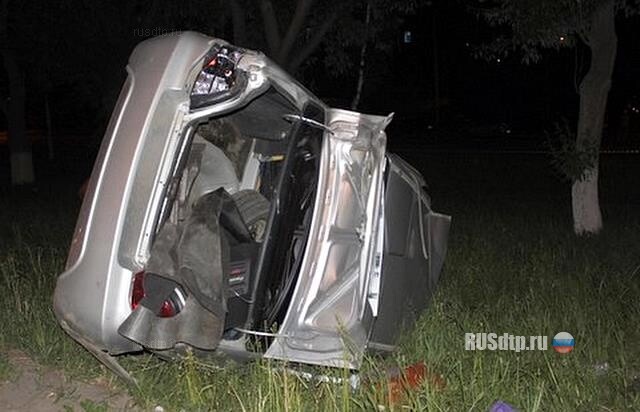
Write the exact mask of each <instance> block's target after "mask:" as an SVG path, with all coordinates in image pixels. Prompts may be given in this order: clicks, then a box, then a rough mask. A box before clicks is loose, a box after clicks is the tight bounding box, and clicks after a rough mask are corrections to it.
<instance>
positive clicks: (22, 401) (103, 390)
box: [0, 351, 137, 412]
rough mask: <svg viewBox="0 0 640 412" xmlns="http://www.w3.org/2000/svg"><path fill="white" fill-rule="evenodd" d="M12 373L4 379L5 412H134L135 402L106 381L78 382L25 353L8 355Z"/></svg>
mask: <svg viewBox="0 0 640 412" xmlns="http://www.w3.org/2000/svg"><path fill="white" fill-rule="evenodd" d="M4 357H6V359H7V361H8V362H7V363H8V372H7V373H5V374H4V377H3V379H2V380H0V410H2V411H65V412H66V411H130V410H135V409H137V408H136V406H135V403H134V401H133V399H132V398H131V397H130V396H128V395H127V394H125V393H122V392H117V391H115V390H114V388H112V387H110V386H109V383H108V382H107V381H106V380H104V379H96V380H94V381H91V382H78V381H74V380H71V379H69V378H68V377H66V376H65V375H64V374H63V373H62V372H61V371H59V370H55V369H51V368H46V367H43V366H41V365H38V364H37V363H35V362H34V361H33V360H32V359H31V358H30V357H28V356H27V355H26V354H25V353H23V352H20V351H8V352H7V353H5V354H4Z"/></svg>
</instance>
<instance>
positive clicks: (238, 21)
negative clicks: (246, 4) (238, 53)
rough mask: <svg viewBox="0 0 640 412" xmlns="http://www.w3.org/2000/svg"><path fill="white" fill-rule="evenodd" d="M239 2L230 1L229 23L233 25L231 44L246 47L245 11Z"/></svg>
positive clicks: (236, 0)
mask: <svg viewBox="0 0 640 412" xmlns="http://www.w3.org/2000/svg"><path fill="white" fill-rule="evenodd" d="M239 1H240V0H231V2H230V3H229V4H230V6H231V22H232V24H233V44H235V45H236V46H242V47H246V46H247V44H246V38H247V36H246V34H247V25H246V20H245V10H244V9H243V7H242V5H241V4H240V3H239Z"/></svg>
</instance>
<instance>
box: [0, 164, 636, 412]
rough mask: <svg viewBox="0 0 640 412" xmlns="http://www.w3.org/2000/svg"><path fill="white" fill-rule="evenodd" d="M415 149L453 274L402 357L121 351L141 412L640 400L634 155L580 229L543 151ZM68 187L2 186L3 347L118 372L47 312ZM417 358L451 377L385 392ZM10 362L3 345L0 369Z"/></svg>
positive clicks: (569, 405) (585, 405)
mask: <svg viewBox="0 0 640 412" xmlns="http://www.w3.org/2000/svg"><path fill="white" fill-rule="evenodd" d="M423 159H424V158H423ZM410 160H412V159H410ZM419 160H420V159H413V161H414V163H415V164H422V165H423V171H424V172H425V175H427V176H428V177H431V179H429V180H430V183H431V193H432V197H433V199H434V201H435V205H436V209H437V210H439V211H443V212H446V213H450V214H452V215H453V216H454V223H453V227H452V232H451V239H450V242H449V255H448V257H447V262H446V267H445V271H444V273H443V275H442V281H441V284H440V288H439V289H438V292H437V294H436V296H435V297H434V299H433V301H432V303H431V306H430V309H429V310H428V312H426V313H425V315H424V316H423V317H422V318H421V319H420V321H419V322H418V324H417V326H416V328H415V329H413V330H411V331H407V333H406V334H405V335H404V336H403V337H402V339H401V345H400V349H399V351H398V352H397V353H396V354H395V355H394V356H393V357H390V358H387V359H376V358H370V359H367V361H366V362H365V365H364V367H363V370H362V374H361V376H362V378H361V379H362V383H361V385H360V386H359V388H358V389H356V390H352V389H351V387H350V386H349V384H348V383H341V384H332V383H322V382H316V381H307V380H305V379H302V378H300V377H298V376H295V375H293V374H290V373H286V372H284V367H285V366H286V365H283V364H282V363H279V362H269V361H261V362H256V363H252V364H249V365H233V364H232V365H229V366H227V367H225V368H220V367H214V366H212V365H207V364H203V363H201V362H199V361H198V360H196V359H193V358H187V359H185V360H184V361H182V362H175V363H167V362H163V361H161V360H158V359H157V358H155V357H152V356H148V355H142V356H128V357H124V358H123V359H122V362H123V364H125V366H126V367H127V368H128V369H129V370H131V371H132V372H133V374H134V376H135V377H136V378H137V379H139V381H140V387H139V388H136V389H127V390H129V391H130V393H131V394H132V395H133V396H134V397H135V398H136V399H137V400H138V403H139V404H140V405H141V406H142V407H143V408H144V409H147V410H148V409H151V408H153V407H154V406H156V405H162V406H163V407H164V408H165V410H176V411H177V410H181V409H184V410H239V411H298V410H305V411H307V410H309V411H313V410H319V411H320V410H321V411H325V410H354V411H357V410H367V411H368V410H376V409H377V410H382V409H385V410H434V411H448V410H478V411H486V410H487V409H488V407H489V406H490V405H491V404H492V403H494V402H495V401H496V400H504V401H506V402H509V403H510V404H512V405H514V406H516V407H517V408H518V409H520V410H523V411H552V410H562V411H574V410H575V411H614V410H615V411H618V410H640V344H639V343H638V342H640V328H639V327H638V319H639V318H640V253H638V251H639V249H640V246H639V245H640V215H639V214H638V213H637V212H636V211H635V210H634V208H635V209H637V207H638V203H640V202H639V199H640V196H639V193H638V192H637V190H638V189H633V188H634V187H635V186H632V185H631V184H632V182H633V176H637V175H638V174H637V172H638V170H637V166H634V164H633V162H618V160H616V162H608V161H606V159H605V161H603V171H604V172H603V181H602V193H603V198H604V199H606V202H605V203H604V204H603V213H604V215H605V222H606V228H605V230H604V232H603V233H602V234H601V235H600V236H598V237H595V238H591V239H577V238H575V237H574V236H573V235H572V234H571V225H570V216H569V211H568V205H569V203H568V198H567V187H566V185H565V184H563V183H561V182H559V181H558V180H556V179H555V178H554V177H553V176H550V175H549V173H548V172H547V167H546V165H547V163H546V161H544V159H542V160H541V159H533V160H531V159H511V160H510V161H508V162H505V161H502V160H495V159H479V160H478V159H468V158H453V159H452V158H449V159H446V160H443V159H440V158H436V157H432V158H430V157H427V158H426V160H423V161H419ZM527 162H528V163H527ZM636 163H637V161H636ZM605 172H606V173H605ZM433 176H438V177H439V179H434V178H433ZM627 183H629V184H627ZM74 189H75V188H69V189H66V188H64V186H61V185H60V184H54V185H53V186H52V187H50V188H47V189H45V188H41V189H40V190H41V191H40V192H32V191H19V192H9V191H8V189H4V192H3V193H1V195H2V196H1V197H0V246H1V247H0V290H3V292H4V299H2V300H0V325H1V326H2V335H0V349H8V348H17V349H21V350H24V351H26V352H28V353H29V354H30V355H32V356H33V357H34V358H35V359H36V360H38V361H40V362H42V363H44V364H47V365H52V366H54V367H60V368H63V369H64V370H65V371H66V372H67V373H68V374H70V375H71V376H75V377H77V378H81V379H88V378H92V377H96V376H99V375H104V376H106V377H110V376H111V375H110V374H109V372H107V371H105V370H104V369H103V368H101V367H100V366H99V364H98V363H97V362H96V361H94V359H93V358H92V357H91V356H90V355H88V354H87V353H86V352H85V351H84V350H83V349H82V348H80V347H79V346H78V345H77V344H75V343H74V342H73V341H72V340H71V339H69V338H67V337H66V336H65V335H64V333H63V332H62V331H61V330H60V328H58V327H57V325H56V323H55V320H54V319H53V314H52V312H51V293H52V291H53V286H54V284H55V277H56V275H57V274H58V273H59V272H60V271H61V270H62V267H63V264H64V259H65V253H66V247H67V245H68V240H69V237H70V233H71V230H72V229H73V220H74V214H75V213H76V210H77V207H78V201H77V200H76V199H75V193H74ZM622 189H625V190H622ZM627 189H628V190H627ZM1 190H3V189H0V191H1ZM633 190H636V192H634V191H633ZM559 331H567V332H570V333H571V334H572V335H573V336H574V337H575V339H576V348H575V350H574V351H573V352H572V353H570V354H567V355H560V354H557V353H555V352H554V351H552V350H547V351H532V352H519V353H516V352H510V351H496V352H490V351H484V352H480V351H475V352H474V351H466V350H465V349H464V334H465V332H496V333H498V334H502V333H505V332H507V333H511V334H515V335H546V336H548V337H549V342H550V339H551V337H552V336H553V335H554V334H555V333H557V332H559ZM416 361H423V362H424V363H425V364H426V365H427V368H428V369H429V370H430V371H431V372H432V373H434V374H440V375H442V377H443V380H444V382H445V384H444V387H442V386H441V385H434V384H429V383H428V382H426V383H423V384H422V385H421V386H420V387H419V388H418V389H417V390H415V391H410V392H409V393H408V394H407V395H406V396H405V397H404V398H403V399H401V400H400V401H396V402H390V400H389V390H388V387H387V385H386V382H387V379H386V378H385V377H384V375H385V369H386V368H387V366H392V365H400V366H406V365H408V364H411V363H414V362H416ZM3 365H4V363H3V357H1V356H0V377H1V376H2V373H4V372H3V371H4V366H3ZM316 371H319V372H321V373H327V374H332V376H334V377H337V378H343V380H344V381H345V382H346V381H347V380H348V378H349V375H348V373H347V372H346V371H326V370H316ZM115 384H116V385H121V384H120V383H118V382H117V381H115ZM122 388H124V387H122ZM101 407H102V405H92V404H87V408H88V409H90V410H101V409H100V408H101Z"/></svg>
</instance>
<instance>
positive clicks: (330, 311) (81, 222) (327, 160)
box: [54, 32, 450, 375]
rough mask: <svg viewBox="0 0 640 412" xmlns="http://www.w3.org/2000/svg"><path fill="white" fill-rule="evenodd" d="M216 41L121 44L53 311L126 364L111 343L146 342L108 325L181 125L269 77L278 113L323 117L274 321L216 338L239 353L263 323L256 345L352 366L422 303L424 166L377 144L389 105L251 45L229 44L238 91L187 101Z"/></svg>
mask: <svg viewBox="0 0 640 412" xmlns="http://www.w3.org/2000/svg"><path fill="white" fill-rule="evenodd" d="M225 44H226V43H224V42H223V41H222V40H218V39H213V38H209V37H206V36H203V35H200V34H197V33H192V32H185V33H182V34H180V35H172V36H166V37H159V38H154V39H151V40H148V41H145V42H143V43H142V44H140V45H139V46H138V47H137V48H136V49H135V51H134V52H133V54H132V56H131V58H130V61H129V64H128V66H127V72H128V78H127V81H126V83H125V85H124V86H123V88H122V92H121V95H120V98H119V100H118V102H117V105H116V107H115V109H114V112H113V115H112V118H111V121H110V123H109V125H108V128H107V131H106V134H105V138H104V140H103V143H102V146H101V149H100V152H99V154H98V158H97V160H96V163H95V166H94V169H93V172H92V174H91V178H90V182H89V185H88V191H87V193H86V196H85V199H84V201H83V204H82V207H81V211H80V214H79V217H78V221H77V226H76V229H75V232H74V235H73V240H72V243H71V247H70V251H69V257H68V262H67V267H66V269H65V271H64V273H62V274H61V275H60V277H59V279H58V283H57V287H56V291H55V295H54V310H55V313H56V316H57V318H58V320H59V322H60V323H61V325H62V326H63V328H64V329H65V330H66V331H67V332H69V334H71V335H72V336H73V337H74V338H75V339H76V340H78V341H79V342H80V343H82V344H83V345H84V346H85V347H87V348H88V349H89V350H90V351H91V352H92V353H94V354H95V355H96V356H97V357H98V358H99V359H101V360H102V361H103V362H105V363H106V364H107V365H108V366H110V367H112V368H113V369H114V370H115V371H116V372H118V373H120V374H121V375H126V372H125V371H124V370H122V369H121V368H120V367H119V365H118V364H117V362H115V360H114V358H113V355H118V354H122V353H127V352H135V351H140V350H143V349H144V348H143V347H142V346H141V345H140V344H139V343H137V342H135V341H132V340H131V339H128V338H126V337H124V336H122V335H121V334H119V333H118V328H119V327H120V326H121V325H122V324H123V322H125V320H126V319H127V318H128V317H129V316H130V315H131V313H132V306H131V293H132V292H131V289H132V281H133V277H134V274H135V273H137V272H139V271H140V270H142V269H143V268H144V267H145V265H146V264H147V261H148V259H149V254H150V250H151V245H152V243H153V239H154V235H155V233H156V231H157V227H156V226H157V224H158V219H159V215H161V214H162V209H163V201H164V200H163V199H164V198H165V194H166V192H167V190H168V188H167V187H168V185H169V182H170V178H171V175H172V173H174V172H175V170H176V167H177V166H176V159H177V158H178V156H179V155H180V153H182V152H184V151H185V150H186V147H187V145H188V144H189V143H188V139H186V136H187V135H188V132H189V130H190V129H192V128H193V127H194V125H195V124H197V123H198V122H199V121H201V119H204V118H210V117H212V116H224V115H225V114H227V113H231V112H233V111H235V110H238V108H242V107H244V106H246V105H248V104H249V103H250V102H252V101H253V100H255V99H256V98H258V97H259V96H261V95H263V94H265V93H266V91H267V90H268V89H270V90H275V91H276V92H277V93H278V94H279V95H280V96H281V97H283V98H284V99H285V100H286V101H288V102H289V104H290V105H291V106H292V107H293V108H296V109H297V113H292V114H291V116H289V117H290V118H289V120H290V121H294V122H295V121H300V122H305V123H306V124H308V125H310V127H314V128H316V129H318V130H321V131H322V142H321V156H320V160H319V167H318V177H317V190H316V192H315V193H316V194H315V199H314V206H313V213H312V218H311V223H310V226H309V229H308V230H309V236H308V240H307V244H306V247H305V249H304V255H303V257H302V262H301V266H300V270H299V274H298V276H297V281H296V284H295V287H294V288H293V293H292V295H291V297H290V301H289V304H288V308H287V310H286V314H285V315H284V319H283V320H282V322H281V324H280V325H279V326H278V330H277V331H257V330H246V329H242V328H238V329H239V330H241V331H242V333H244V334H245V336H244V337H243V338H242V339H239V340H233V341H230V340H225V339H224V338H223V339H222V340H221V341H220V344H219V346H218V350H219V351H220V352H227V353H235V354H237V353H244V352H246V353H247V354H250V353H249V351H248V350H247V349H245V342H246V337H247V336H249V335H251V334H252V333H254V334H256V335H260V334H269V335H271V340H270V341H269V346H268V347H267V348H266V350H265V351H264V353H262V354H260V356H265V357H267V358H275V359H285V360H288V361H293V362H301V363H309V364H317V365H327V366H344V367H349V368H354V369H357V368H358V367H359V365H360V362H361V359H362V355H363V353H364V351H365V350H366V349H377V350H391V349H393V345H394V342H395V339H396V338H397V336H398V334H399V333H400V331H401V329H402V328H403V327H407V326H410V324H411V321H412V319H414V318H415V314H417V313H419V312H420V311H421V310H422V309H424V308H425V307H426V305H427V304H428V301H429V297H430V296H431V294H432V292H433V291H434V290H435V285H436V282H437V279H438V276H439V273H440V271H441V267H442V263H443V260H444V255H445V252H446V240H447V235H448V229H449V222H450V218H449V217H448V216H444V215H440V214H437V213H435V212H433V211H432V210H431V205H430V199H429V198H428V196H427V194H426V193H425V191H424V187H425V182H424V180H423V178H422V176H421V175H420V174H419V173H418V172H417V171H415V170H414V169H413V168H412V167H410V166H409V165H407V164H406V163H405V162H404V161H402V160H401V159H400V158H398V157H396V156H393V155H389V154H387V153H386V135H385V132H384V129H385V127H386V126H387V124H388V123H389V122H390V121H391V117H392V116H388V117H381V116H371V115H364V114H360V113H356V112H352V111H346V110H339V109H331V108H328V107H327V106H325V105H324V104H323V103H322V102H321V101H320V100H319V99H318V98H316V97H315V96H313V95H312V94H311V93H310V92H309V91H307V90H306V89H304V88H303V87H302V86H300V85H299V84H298V83H297V82H296V81H295V80H293V79H292V78H291V77H290V76H289V75H288V74H287V73H285V72H284V71H283V70H281V69H280V68H278V67H277V66H276V65H275V64H273V63H272V62H270V61H269V60H268V59H267V58H266V57H265V56H264V55H262V54H261V53H258V52H253V51H247V50H241V57H240V59H239V60H238V62H237V67H236V68H237V70H239V71H241V72H243V73H244V74H246V79H247V81H246V84H245V85H244V87H243V89H242V90H241V91H240V92H239V93H237V94H236V95H234V96H232V97H230V98H228V99H225V100H222V101H219V102H216V103H215V104H211V105H207V106H204V107H200V108H198V109H193V108H191V107H190V92H191V90H192V87H193V84H194V81H195V79H196V76H198V73H199V72H200V69H201V67H202V64H203V63H202V62H203V59H204V58H205V56H206V54H207V53H208V52H209V50H210V49H211V48H212V47H213V46H215V45H225ZM308 104H313V105H314V107H316V108H318V110H320V111H322V112H323V116H322V117H323V118H324V121H323V122H322V123H320V124H314V121H313V120H310V119H306V118H304V117H303V116H302V114H301V113H302V111H303V109H304V108H305V106H307V105H308ZM216 164H217V163H216ZM219 167H222V166H219ZM211 170H216V168H215V167H213V169H211ZM256 170H257V169H256V166H255V165H253V166H252V165H251V162H248V163H247V165H246V166H245V171H244V176H245V178H244V179H241V180H240V181H237V182H233V181H232V182H231V183H230V182H229V179H226V180H225V178H224V177H223V178H222V180H223V181H224V182H223V183H220V185H221V186H223V187H224V188H225V189H227V191H234V190H235V189H233V187H237V188H238V189H242V186H243V185H244V186H246V185H248V184H247V182H246V180H247V178H246V176H251V175H252V173H253V174H254V175H255V173H257V172H256ZM249 180H250V179H249ZM216 184H217V183H216ZM249 185H250V183H249ZM205 186H206V185H205ZM206 190H207V189H202V191H203V192H205V191H206ZM271 207H272V208H273V207H276V208H277V207H278V205H272V206H271ZM271 332H272V333H271ZM186 343H188V342H186Z"/></svg>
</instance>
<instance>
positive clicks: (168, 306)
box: [160, 300, 177, 318]
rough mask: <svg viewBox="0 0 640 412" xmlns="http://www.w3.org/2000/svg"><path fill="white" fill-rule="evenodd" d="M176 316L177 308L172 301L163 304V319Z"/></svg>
mask: <svg viewBox="0 0 640 412" xmlns="http://www.w3.org/2000/svg"><path fill="white" fill-rule="evenodd" d="M176 315H177V312H176V308H175V307H174V306H173V304H172V303H171V301H170V300H165V301H164V302H162V307H161V308H160V317H161V318H171V317H173V316H176Z"/></svg>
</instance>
